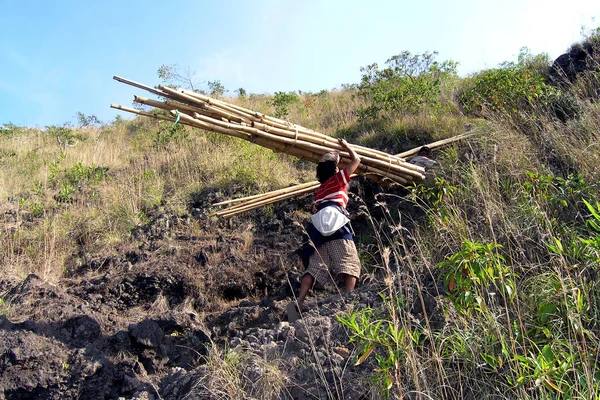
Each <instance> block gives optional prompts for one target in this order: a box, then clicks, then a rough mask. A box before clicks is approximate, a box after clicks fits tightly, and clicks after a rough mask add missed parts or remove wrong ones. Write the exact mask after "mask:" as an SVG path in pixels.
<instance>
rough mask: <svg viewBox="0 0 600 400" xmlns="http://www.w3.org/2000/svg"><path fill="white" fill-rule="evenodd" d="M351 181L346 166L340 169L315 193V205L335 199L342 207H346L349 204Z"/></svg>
mask: <svg viewBox="0 0 600 400" xmlns="http://www.w3.org/2000/svg"><path fill="white" fill-rule="evenodd" d="M349 182H350V175H349V174H348V172H347V171H346V168H344V169H342V170H341V171H338V172H337V173H336V174H335V175H334V176H332V177H331V178H329V179H327V180H326V181H325V182H324V183H322V184H321V186H319V188H318V189H317V192H316V193H315V205H316V206H318V205H319V204H321V203H322V202H324V201H335V202H336V203H338V205H339V206H340V207H342V208H344V209H345V208H346V205H347V204H348V183H349Z"/></svg>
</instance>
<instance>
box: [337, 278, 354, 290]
mask: <svg viewBox="0 0 600 400" xmlns="http://www.w3.org/2000/svg"><path fill="white" fill-rule="evenodd" d="M340 275H341V276H342V278H343V279H344V288H345V289H346V292H351V291H353V290H354V286H355V285H356V277H355V276H352V275H348V274H340Z"/></svg>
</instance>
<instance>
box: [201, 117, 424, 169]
mask: <svg viewBox="0 0 600 400" xmlns="http://www.w3.org/2000/svg"><path fill="white" fill-rule="evenodd" d="M194 117H195V119H197V120H201V121H204V122H208V123H213V124H215V125H218V126H222V127H223V128H228V129H233V130H236V129H237V130H241V131H243V132H247V133H250V134H253V135H257V136H261V137H263V138H265V139H268V140H271V141H273V142H279V143H283V144H287V145H288V146H291V148H288V149H289V150H292V148H293V147H300V148H304V149H310V150H315V151H317V152H319V153H320V154H325V153H327V152H329V151H331V149H330V148H327V147H324V146H320V145H316V144H314V143H310V142H305V141H303V140H292V139H289V138H281V137H278V136H275V135H272V134H270V133H267V132H264V131H261V130H259V129H256V128H252V127H249V126H234V125H233V124H231V123H227V122H223V121H208V120H209V119H210V118H209V117H205V116H203V115H198V114H196V115H194ZM286 150H287V149H286ZM286 152H287V151H286ZM340 158H346V159H349V158H350V155H349V154H348V152H340ZM370 164H372V165H373V166H375V167H376V168H378V169H379V170H382V171H383V170H384V169H382V168H385V169H386V170H387V172H388V174H386V176H388V177H389V178H391V179H394V177H393V175H392V176H389V175H390V174H391V171H394V172H398V173H400V174H402V175H408V176H410V177H413V178H419V179H423V174H422V172H421V171H423V172H424V170H423V168H420V171H419V170H414V169H409V168H405V167H404V166H401V165H396V164H391V163H387V162H383V161H381V160H376V159H372V158H370V157H365V160H364V165H370Z"/></svg>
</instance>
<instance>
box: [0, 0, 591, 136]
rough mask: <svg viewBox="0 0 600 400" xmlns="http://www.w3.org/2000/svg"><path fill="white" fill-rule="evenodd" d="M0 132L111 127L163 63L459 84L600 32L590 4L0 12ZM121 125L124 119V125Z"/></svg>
mask: <svg viewBox="0 0 600 400" xmlns="http://www.w3.org/2000/svg"><path fill="white" fill-rule="evenodd" d="M0 21H1V23H0V124H3V123H8V122H11V123H14V124H16V125H21V126H46V125H61V124H63V123H65V122H75V114H76V113H77V112H83V113H84V114H86V115H91V114H94V115H96V116H97V117H98V118H99V119H100V120H102V121H111V120H113V119H114V118H115V116H116V115H117V114H118V112H117V111H116V110H112V109H110V108H109V105H110V103H119V104H123V105H130V104H131V100H132V98H133V95H134V94H142V95H146V94H145V93H140V91H139V90H137V89H135V88H132V87H129V86H126V85H123V84H120V83H118V82H116V81H113V80H112V76H113V75H120V76H124V77H126V78H129V79H132V80H135V81H139V82H142V83H145V84H148V85H155V84H158V83H159V80H158V77H157V74H156V71H157V69H158V68H159V67H160V66H161V65H162V64H178V65H179V66H181V67H184V68H189V69H190V70H191V71H195V73H196V77H197V79H198V81H204V82H206V81H209V80H220V81H221V82H222V84H223V85H224V86H225V88H226V89H227V90H229V91H231V92H233V91H234V90H235V89H237V88H240V87H243V88H245V89H246V91H248V92H251V93H273V92H275V91H291V90H298V89H300V90H303V91H318V90H321V89H332V88H335V87H340V86H341V85H342V84H344V83H356V82H358V81H359V79H360V67H361V66H365V65H368V64H371V63H373V62H377V63H379V64H380V65H383V64H384V63H385V61H386V60H387V59H388V58H390V57H391V56H393V55H395V54H399V53H400V52H401V51H403V50H409V51H410V52H412V53H423V52H426V51H438V52H439V56H438V60H447V59H452V60H454V61H458V62H459V63H460V66H459V73H460V74H461V75H463V76H464V75H467V74H469V73H472V72H476V71H479V70H481V69H485V68H490V67H495V66H497V65H498V64H499V63H501V62H503V61H513V60H516V55H517V54H518V52H519V49H520V48H521V47H523V46H527V47H529V48H530V49H531V50H532V52H533V53H541V52H545V53H548V54H549V55H550V57H552V58H556V57H557V56H559V55H560V54H561V53H563V52H564V51H565V50H566V49H567V48H568V47H569V46H570V45H571V44H572V43H574V42H577V41H579V40H580V39H581V34H580V32H581V27H582V26H585V27H587V28H595V27H597V26H598V25H600V2H598V1H597V0H594V1H592V0H572V1H569V2H564V1H561V2H559V1H557V0H545V1H543V0H504V1H486V0H456V1H449V0H430V1H423V2H417V1H412V0H411V1H404V0H389V1H384V0H370V1H353V0H302V1H291V0H280V1H276V0H220V1H217V0H215V1H208V0H204V1H201V0H196V1H192V0H170V1H164V0H163V1H154V0H146V1H125V0H122V1H114V0H102V1H81V0H78V1H72V0H54V1H41V0H38V1H32V0H0ZM126 117H128V116H126Z"/></svg>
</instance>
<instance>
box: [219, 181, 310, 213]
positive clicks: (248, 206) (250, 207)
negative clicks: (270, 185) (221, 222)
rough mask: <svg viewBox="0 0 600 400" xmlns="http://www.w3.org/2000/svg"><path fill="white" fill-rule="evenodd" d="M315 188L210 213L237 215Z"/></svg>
mask: <svg viewBox="0 0 600 400" xmlns="http://www.w3.org/2000/svg"><path fill="white" fill-rule="evenodd" d="M313 190H315V189H314V188H313V187H308V188H304V189H302V190H299V191H298V192H296V193H295V194H294V195H293V196H290V193H287V194H282V195H279V196H274V197H271V198H268V199H265V200H262V201H258V202H252V203H251V204H246V205H245V206H240V207H232V208H231V209H225V210H221V211H217V212H215V213H212V214H210V215H217V216H223V217H230V216H232V215H235V214H239V213H242V212H246V211H250V210H253V209H255V208H259V207H263V206H266V205H269V204H272V203H276V202H278V201H282V200H285V199H286V198H291V197H295V196H300V195H302V194H305V193H309V192H312V191H313Z"/></svg>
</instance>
